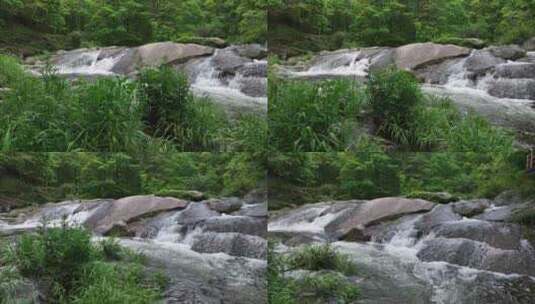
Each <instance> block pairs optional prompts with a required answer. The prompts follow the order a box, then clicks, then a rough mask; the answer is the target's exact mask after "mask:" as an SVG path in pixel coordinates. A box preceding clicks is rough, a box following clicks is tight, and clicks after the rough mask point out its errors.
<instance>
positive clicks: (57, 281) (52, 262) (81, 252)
mask: <svg viewBox="0 0 535 304" xmlns="http://www.w3.org/2000/svg"><path fill="white" fill-rule="evenodd" d="M94 259H95V250H94V248H93V246H92V244H91V234H90V233H89V232H87V231H86V230H83V229H79V228H67V227H65V226H64V227H62V228H47V227H44V228H43V229H42V230H41V231H40V232H39V233H38V234H25V235H23V236H22V237H21V238H20V240H19V241H18V242H17V244H16V246H15V247H14V249H13V252H12V254H11V257H10V261H9V262H11V263H12V264H13V265H15V266H16V267H17V269H18V270H19V272H20V274H21V275H22V276H25V277H29V278H32V279H36V280H38V281H41V282H47V283H49V284H52V286H51V289H50V290H51V295H50V297H51V298H52V299H56V301H59V300H61V299H65V298H68V297H69V296H70V295H71V293H72V292H73V291H74V289H75V287H76V286H75V284H76V282H77V281H78V280H79V279H80V277H81V274H82V270H83V268H84V265H85V264H86V263H89V262H90V261H93V260H94Z"/></svg>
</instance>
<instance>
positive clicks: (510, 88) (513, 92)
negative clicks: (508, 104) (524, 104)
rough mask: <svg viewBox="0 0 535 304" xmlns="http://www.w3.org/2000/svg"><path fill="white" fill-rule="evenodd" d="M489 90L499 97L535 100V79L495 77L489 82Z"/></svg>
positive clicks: (491, 93)
mask: <svg viewBox="0 0 535 304" xmlns="http://www.w3.org/2000/svg"><path fill="white" fill-rule="evenodd" d="M488 92H489V94H490V95H492V96H495V97H499V98H514V99H530V100H535V79H527V78H522V79H507V78H498V79H493V80H492V81H490V82H489V88H488Z"/></svg>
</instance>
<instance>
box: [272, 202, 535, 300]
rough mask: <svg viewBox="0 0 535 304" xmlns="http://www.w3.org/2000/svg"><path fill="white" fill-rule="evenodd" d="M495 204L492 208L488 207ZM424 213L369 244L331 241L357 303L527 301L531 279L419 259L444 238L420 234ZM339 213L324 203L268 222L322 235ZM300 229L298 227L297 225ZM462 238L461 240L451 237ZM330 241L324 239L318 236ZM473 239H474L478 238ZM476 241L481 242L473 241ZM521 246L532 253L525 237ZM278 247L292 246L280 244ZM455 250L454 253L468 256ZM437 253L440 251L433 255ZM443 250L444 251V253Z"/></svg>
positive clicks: (534, 290)
mask: <svg viewBox="0 0 535 304" xmlns="http://www.w3.org/2000/svg"><path fill="white" fill-rule="evenodd" d="M496 208H497V207H493V206H491V207H490V208H489V210H495V209H496ZM424 216H425V214H416V215H408V216H404V217H402V218H400V219H398V220H396V221H394V222H392V224H391V225H389V226H386V227H387V228H386V230H385V231H383V233H378V234H376V235H375V236H372V239H371V241H369V242H347V241H335V242H332V243H331V245H332V246H333V247H334V248H335V249H336V250H337V251H338V252H340V253H343V254H346V255H347V256H348V257H350V259H351V260H352V261H353V262H354V263H355V264H356V266H357V269H358V274H357V276H358V277H359V279H358V283H357V285H358V287H359V289H360V292H361V297H360V299H359V300H358V301H357V303H366V304H394V303H411V304H420V303H421V304H429V303H434V304H471V303H478V304H479V303H501V304H508V303H511V304H517V303H518V304H520V303H522V304H524V303H525V304H528V303H533V302H531V301H532V299H533V296H534V295H535V277H530V276H528V275H523V274H517V273H507V274H506V273H501V272H495V271H488V270H482V269H478V268H474V267H468V266H463V265H459V264H455V263H450V262H446V261H442V260H440V259H435V260H428V259H422V257H421V254H419V253H421V252H422V250H424V248H426V247H427V246H428V244H429V243H431V242H442V240H445V239H443V238H441V237H439V236H436V235H435V234H434V233H433V232H431V233H428V234H424V235H422V231H421V228H419V226H418V225H419V223H421V222H422V219H423V217H424ZM339 217H343V212H342V211H340V210H336V209H335V210H332V209H331V211H329V207H328V205H324V204H323V205H322V204H319V205H311V206H310V208H306V207H305V208H300V209H297V210H295V211H288V213H287V214H285V215H283V216H281V217H278V218H275V219H274V220H273V221H272V222H271V223H270V224H269V226H268V230H269V231H270V233H277V232H279V233H280V232H281V231H285V230H286V231H288V232H291V233H296V232H298V233H302V234H306V233H308V232H313V233H316V234H319V235H323V236H326V235H328V234H329V232H328V231H326V227H328V223H327V222H331V223H332V222H336V221H337V218H339ZM485 223H487V222H485V221H480V220H474V219H467V218H463V219H461V220H456V221H451V222H450V223H449V224H450V225H452V226H454V227H455V226H456V225H459V226H463V225H467V224H471V225H473V226H476V227H477V226H478V225H484V224H485ZM300 225H303V226H301V227H302V228H301V229H296V227H299V226H300ZM453 240H460V239H453ZM318 241H320V242H322V243H324V242H329V240H328V237H325V238H324V239H318ZM476 243H477V242H476ZM477 244H480V243H477ZM521 244H522V245H521V246H523V247H525V248H524V249H525V250H527V251H528V252H529V254H530V255H532V257H533V256H535V250H533V248H531V246H530V245H529V244H527V241H525V240H524V241H522V242H521ZM279 250H281V251H288V250H292V249H291V247H286V246H280V248H279ZM462 250H463V249H462V248H459V251H458V252H457V254H458V255H464V254H466V255H469V254H470V253H465V252H462ZM437 254H438V255H440V254H441V253H440V252H439V253H437ZM444 254H446V253H444Z"/></svg>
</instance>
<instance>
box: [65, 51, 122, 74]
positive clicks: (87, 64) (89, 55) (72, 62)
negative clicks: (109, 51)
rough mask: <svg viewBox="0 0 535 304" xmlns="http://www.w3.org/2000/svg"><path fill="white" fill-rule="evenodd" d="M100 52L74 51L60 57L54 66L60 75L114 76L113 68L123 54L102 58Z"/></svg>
mask: <svg viewBox="0 0 535 304" xmlns="http://www.w3.org/2000/svg"><path fill="white" fill-rule="evenodd" d="M101 52H102V50H100V49H97V50H88V51H83V52H80V51H76V52H70V53H66V54H64V55H63V56H61V57H60V60H59V62H58V63H57V64H56V65H55V67H56V69H57V73H58V74H60V75H114V74H115V73H113V72H112V69H113V67H114V66H115V64H116V63H117V62H119V60H120V59H121V57H123V56H124V54H125V52H119V53H118V54H116V55H114V56H109V57H106V56H102V57H101Z"/></svg>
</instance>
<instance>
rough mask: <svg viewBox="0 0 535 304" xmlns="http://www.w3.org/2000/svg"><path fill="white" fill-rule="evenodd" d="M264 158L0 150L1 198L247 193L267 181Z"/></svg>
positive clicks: (19, 201) (18, 202) (11, 202)
mask: <svg viewBox="0 0 535 304" xmlns="http://www.w3.org/2000/svg"><path fill="white" fill-rule="evenodd" d="M263 161H264V160H262V159H257V158H255V154H250V153H157V154H145V153H139V154H136V155H127V154H122V153H112V154H107V153H15V154H0V201H1V202H2V205H3V206H7V207H8V208H9V207H20V206H26V205H28V204H34V203H45V202H51V201H59V200H65V199H69V198H82V199H91V198H120V197H125V196H129V195H137V194H157V193H162V194H167V195H171V194H176V195H177V196H178V197H182V196H181V193H183V192H184V190H198V191H202V192H204V193H205V194H206V195H208V196H212V195H213V196H215V195H243V194H246V193H247V192H249V191H251V190H253V189H255V188H258V187H265V185H264V182H265V164H264V163H263ZM185 195H188V193H186V194H185ZM184 198H187V197H185V196H184Z"/></svg>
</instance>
